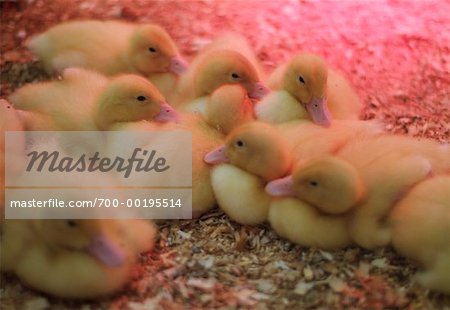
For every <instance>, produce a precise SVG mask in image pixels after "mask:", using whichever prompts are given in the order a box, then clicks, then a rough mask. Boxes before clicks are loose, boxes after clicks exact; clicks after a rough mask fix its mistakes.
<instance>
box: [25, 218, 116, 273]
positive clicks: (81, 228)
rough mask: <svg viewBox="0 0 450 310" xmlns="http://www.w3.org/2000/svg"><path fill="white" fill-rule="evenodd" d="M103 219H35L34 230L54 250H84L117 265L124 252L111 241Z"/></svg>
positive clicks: (105, 262)
mask: <svg viewBox="0 0 450 310" xmlns="http://www.w3.org/2000/svg"><path fill="white" fill-rule="evenodd" d="M107 224H108V221H106V220H80V219H70V220H35V221H33V226H34V228H35V231H36V234H37V236H38V237H39V238H41V239H42V240H43V241H44V242H45V243H46V245H48V246H49V247H51V248H53V249H55V250H58V249H66V250H72V251H85V252H86V253H88V254H90V255H92V256H93V257H95V258H96V259H98V260H99V261H100V262H101V263H103V264H105V265H107V266H119V265H121V264H122V263H123V262H124V259H125V255H124V252H123V250H122V249H121V248H120V246H121V245H119V244H116V243H115V242H114V241H113V238H112V234H111V232H110V231H111V230H110V229H109V227H108V225H107Z"/></svg>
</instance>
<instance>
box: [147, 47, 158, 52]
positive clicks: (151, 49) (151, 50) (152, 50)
mask: <svg viewBox="0 0 450 310" xmlns="http://www.w3.org/2000/svg"><path fill="white" fill-rule="evenodd" d="M148 51H149V52H150V53H156V48H154V47H149V48H148Z"/></svg>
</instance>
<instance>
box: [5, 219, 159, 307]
mask: <svg viewBox="0 0 450 310" xmlns="http://www.w3.org/2000/svg"><path fill="white" fill-rule="evenodd" d="M127 224H130V225H131V224H134V223H131V222H129V223H126V222H124V223H120V222H118V221H115V220H7V221H6V222H5V232H4V236H3V239H2V244H1V259H2V266H1V267H2V270H3V271H13V272H14V273H15V274H16V275H17V276H18V277H19V279H20V280H21V281H22V282H23V283H24V284H26V285H27V286H30V287H32V288H34V289H36V290H39V291H42V292H44V293H47V294H51V295H54V296H57V297H63V298H93V297H99V296H103V295H108V294H112V293H115V292H116V291H118V290H120V289H121V288H122V287H123V286H124V285H125V284H126V283H127V282H128V281H130V280H131V278H132V276H133V267H134V265H135V263H136V260H137V255H138V254H137V253H138V252H140V251H141V250H150V249H151V248H152V247H153V244H154V238H155V229H154V228H153V227H151V224H150V223H149V222H146V225H144V224H143V225H141V228H143V227H144V226H146V227H145V229H143V230H140V231H136V230H135V229H134V228H133V227H128V226H127ZM128 229H131V230H130V231H127V230H128ZM135 239H137V240H138V241H135ZM144 239H145V240H146V244H143V243H142V240H144Z"/></svg>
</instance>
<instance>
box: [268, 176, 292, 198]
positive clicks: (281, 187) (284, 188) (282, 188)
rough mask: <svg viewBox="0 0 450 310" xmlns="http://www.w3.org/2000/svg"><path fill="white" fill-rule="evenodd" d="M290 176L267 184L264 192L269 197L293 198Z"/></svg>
mask: <svg viewBox="0 0 450 310" xmlns="http://www.w3.org/2000/svg"><path fill="white" fill-rule="evenodd" d="M293 185H294V182H293V180H292V175H289V176H287V177H284V178H281V179H276V180H273V181H271V182H269V183H267V185H266V188H265V191H266V193H268V194H269V195H271V196H295V192H294V186H293Z"/></svg>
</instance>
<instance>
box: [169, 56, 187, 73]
mask: <svg viewBox="0 0 450 310" xmlns="http://www.w3.org/2000/svg"><path fill="white" fill-rule="evenodd" d="M187 67H188V63H187V62H186V60H184V59H183V58H182V57H181V56H180V55H176V56H174V57H172V58H171V59H170V65H169V71H170V72H172V73H175V74H177V75H180V74H182V73H183V72H184V71H186V69H187Z"/></svg>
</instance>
